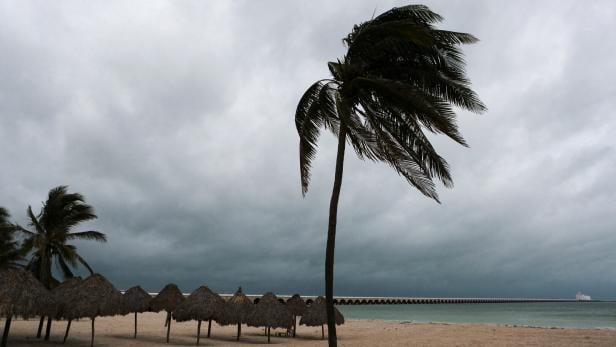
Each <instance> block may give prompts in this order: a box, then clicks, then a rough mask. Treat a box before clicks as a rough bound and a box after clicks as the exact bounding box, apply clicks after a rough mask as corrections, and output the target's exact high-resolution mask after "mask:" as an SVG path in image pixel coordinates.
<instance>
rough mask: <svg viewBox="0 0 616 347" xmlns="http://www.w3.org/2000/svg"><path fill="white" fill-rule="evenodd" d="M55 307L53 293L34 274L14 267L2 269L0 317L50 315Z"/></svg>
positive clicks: (0, 277) (0, 273)
mask: <svg viewBox="0 0 616 347" xmlns="http://www.w3.org/2000/svg"><path fill="white" fill-rule="evenodd" d="M55 306H56V303H55V300H54V299H53V296H52V295H51V293H50V292H49V291H48V290H47V288H45V287H44V286H43V285H42V284H41V282H39V281H38V280H37V279H36V278H35V277H34V276H33V275H32V273H30V272H29V271H27V270H25V269H22V268H18V267H12V266H7V267H4V268H2V269H0V316H4V317H9V316H21V317H24V318H30V317H33V316H38V315H49V314H53V313H54V311H55V309H56V307H55Z"/></svg>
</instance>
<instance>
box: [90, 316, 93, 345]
mask: <svg viewBox="0 0 616 347" xmlns="http://www.w3.org/2000/svg"><path fill="white" fill-rule="evenodd" d="M90 347H94V317H92V339H91V340H90Z"/></svg>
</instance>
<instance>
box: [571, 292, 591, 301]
mask: <svg viewBox="0 0 616 347" xmlns="http://www.w3.org/2000/svg"><path fill="white" fill-rule="evenodd" d="M575 300H577V301H590V300H592V299H591V298H590V295H585V294H582V292H577V294H575Z"/></svg>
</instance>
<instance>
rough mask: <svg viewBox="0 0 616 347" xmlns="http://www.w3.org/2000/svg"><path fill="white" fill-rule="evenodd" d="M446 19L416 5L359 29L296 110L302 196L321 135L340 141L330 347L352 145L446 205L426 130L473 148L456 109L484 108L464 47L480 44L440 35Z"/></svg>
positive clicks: (443, 169) (445, 179) (333, 205)
mask: <svg viewBox="0 0 616 347" xmlns="http://www.w3.org/2000/svg"><path fill="white" fill-rule="evenodd" d="M441 20H442V18H441V16H440V15H438V14H436V13H434V12H432V11H430V9H428V8H427V7H426V6H422V5H410V6H404V7H400V8H394V9H392V10H390V11H387V12H385V13H383V14H381V15H380V16H378V17H376V18H374V19H372V20H369V21H367V22H364V23H362V24H360V25H356V26H355V27H354V28H353V31H352V32H351V33H350V34H349V35H348V36H347V37H346V38H345V39H344V40H343V42H344V43H345V44H346V46H347V48H348V49H347V52H346V55H345V56H344V57H343V58H342V59H340V60H338V61H336V62H330V63H329V64H328V66H329V70H330V72H331V74H332V78H329V79H324V80H320V81H318V82H316V83H314V84H313V85H312V86H311V87H310V88H308V90H307V91H306V92H305V93H304V95H303V96H302V98H301V100H300V101H299V104H298V106H297V111H296V114H295V124H296V127H297V132H298V134H299V139H300V141H299V159H300V174H301V181H302V193H303V194H304V195H305V194H306V192H307V190H308V184H309V182H310V167H311V161H312V160H313V159H314V157H315V155H316V147H317V139H318V136H319V128H321V127H323V128H325V129H328V130H330V131H332V132H333V133H334V135H335V136H337V137H338V151H337V157H336V168H335V176H334V186H333V191H332V196H331V201H330V207H329V224H328V231H327V247H326V255H325V294H326V301H327V316H328V329H329V345H330V346H336V326H335V320H334V302H333V288H334V283H333V282H334V248H335V240H336V218H337V210H338V198H339V196H340V187H341V184H342V172H343V163H344V154H345V146H346V143H347V142H348V143H349V144H350V145H351V146H352V147H353V149H354V150H355V152H356V153H357V155H358V156H359V158H360V159H364V158H367V159H370V160H372V161H381V162H385V163H387V164H389V165H390V166H391V167H393V169H394V170H396V172H397V173H398V174H400V175H402V176H403V177H404V178H405V179H406V180H407V181H408V183H409V184H411V185H412V186H413V187H415V188H417V189H418V190H419V191H420V192H421V193H422V194H424V195H426V196H427V197H429V198H432V199H434V200H436V201H437V202H438V195H437V192H436V189H435V185H434V182H433V180H434V179H437V180H439V181H441V182H442V183H443V184H444V185H445V186H446V187H451V186H452V185H453V183H452V177H451V174H450V172H449V167H448V165H447V162H446V161H445V160H444V159H443V158H442V157H441V156H439V155H438V153H437V152H436V151H435V149H434V148H433V147H432V145H431V143H430V141H429V139H428V137H426V134H425V131H428V132H431V133H437V134H438V133H442V134H445V135H446V136H448V137H449V138H451V139H453V140H454V141H456V142H458V143H459V144H461V145H463V146H466V142H465V141H464V139H463V137H462V135H461V134H460V133H459V131H458V127H457V125H456V122H455V119H456V114H455V112H454V110H453V107H452V106H457V107H460V108H463V109H466V110H469V111H472V112H477V113H479V112H482V111H484V110H485V106H484V105H483V103H482V102H481V101H480V100H479V98H478V97H477V95H476V94H475V93H474V92H473V91H472V90H471V88H470V81H469V79H468V78H467V76H466V73H465V70H464V65H465V63H464V59H463V54H462V52H461V50H460V48H459V46H460V45H461V44H468V43H473V42H476V41H477V39H476V38H475V37H473V36H472V35H470V34H465V33H458V32H452V31H445V30H439V29H437V28H436V27H435V26H434V23H437V22H439V21H441Z"/></svg>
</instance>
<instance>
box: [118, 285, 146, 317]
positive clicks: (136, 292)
mask: <svg viewBox="0 0 616 347" xmlns="http://www.w3.org/2000/svg"><path fill="white" fill-rule="evenodd" d="M151 302H152V297H151V296H150V294H148V292H146V291H145V290H143V288H141V287H140V286H134V287H132V288H129V289H128V290H127V291H126V292H124V295H122V307H121V308H120V313H121V314H129V313H133V312H138V313H142V312H145V311H147V310H149V309H150V303H151Z"/></svg>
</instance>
